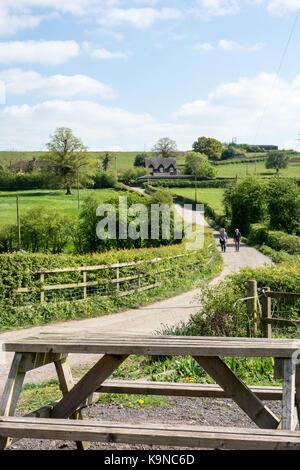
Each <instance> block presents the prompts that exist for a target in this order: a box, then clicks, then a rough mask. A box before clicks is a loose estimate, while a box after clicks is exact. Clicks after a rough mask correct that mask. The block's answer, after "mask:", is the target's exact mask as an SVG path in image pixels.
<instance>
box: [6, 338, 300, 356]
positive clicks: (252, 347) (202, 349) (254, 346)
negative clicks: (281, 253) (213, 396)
mask: <svg viewBox="0 0 300 470" xmlns="http://www.w3.org/2000/svg"><path fill="white" fill-rule="evenodd" d="M5 349H6V351H16V352H55V353H66V352H67V353H86V354H88V353H95V354H121V355H123V354H126V355H128V354H146V355H148V354H153V355H173V356H175V355H192V356H193V355H195V356H219V355H220V356H237V357H239V356H242V357H285V358H287V357H292V355H293V353H294V352H295V351H297V350H298V349H300V342H299V341H295V340H290V342H282V343H280V341H277V342H275V341H274V342H272V343H270V344H268V343H257V342H251V343H250V342H244V341H242V339H241V341H240V342H231V341H230V340H228V339H227V340H224V341H223V342H214V341H209V340H206V339H205V340H202V341H201V340H198V341H197V340H195V341H189V340H185V341H184V340H182V341H178V342H170V341H167V340H166V341H164V340H163V341H161V340H157V339H153V338H151V339H150V338H149V339H145V340H144V341H140V342H139V341H137V338H131V339H129V338H128V340H127V341H124V342H122V341H118V338H109V337H104V338H102V339H98V340H96V339H91V340H88V339H87V338H85V339H83V340H80V338H73V339H69V338H67V337H64V338H61V339H59V340H55V338H54V337H51V338H49V339H47V338H46V337H45V336H43V337H40V338H36V339H33V340H31V339H27V340H21V341H16V342H11V343H6V344H5Z"/></svg>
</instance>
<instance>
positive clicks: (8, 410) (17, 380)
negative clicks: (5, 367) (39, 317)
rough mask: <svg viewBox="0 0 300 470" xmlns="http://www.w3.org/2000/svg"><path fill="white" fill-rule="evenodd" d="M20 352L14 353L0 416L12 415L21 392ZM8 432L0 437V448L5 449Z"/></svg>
mask: <svg viewBox="0 0 300 470" xmlns="http://www.w3.org/2000/svg"><path fill="white" fill-rule="evenodd" d="M21 361H22V354H19V353H16V354H15V355H14V359H13V361H12V365H11V368H10V371H9V374H8V378H7V381H6V384H5V387H4V392H3V395H2V398H1V400H0V416H11V415H14V413H15V410H16V406H17V401H18V398H19V395H20V393H21V389H22V385H23V381H24V377H25V372H20V364H21ZM9 438H10V436H9V434H8V435H7V436H3V437H1V438H0V449H5V447H6V446H7V445H8V443H9V441H10V439H9Z"/></svg>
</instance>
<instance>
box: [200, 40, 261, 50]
mask: <svg viewBox="0 0 300 470" xmlns="http://www.w3.org/2000/svg"><path fill="white" fill-rule="evenodd" d="M263 47H264V44H263V43H262V42H258V43H256V44H254V45H252V46H246V45H243V44H239V43H238V42H235V41H231V40H228V39H220V41H219V42H218V44H217V45H216V46H214V45H213V44H211V43H209V42H200V43H196V44H194V46H193V48H194V49H195V50H196V51H200V52H211V51H213V50H216V49H221V50H223V51H226V52H232V51H234V52H255V51H259V50H261V49H262V48H263Z"/></svg>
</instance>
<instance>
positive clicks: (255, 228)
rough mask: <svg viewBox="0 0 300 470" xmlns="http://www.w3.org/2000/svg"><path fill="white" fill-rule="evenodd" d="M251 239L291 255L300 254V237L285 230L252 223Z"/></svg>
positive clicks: (258, 243)
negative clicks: (270, 228)
mask: <svg viewBox="0 0 300 470" xmlns="http://www.w3.org/2000/svg"><path fill="white" fill-rule="evenodd" d="M248 238H249V241H250V242H251V243H254V244H256V245H267V246H269V247H270V248H272V249H274V250H276V251H285V252H286V253H289V254H290V255H298V254H300V237H297V236H296V235H289V234H287V233H285V232H281V231H276V230H268V228H267V227H266V226H265V225H262V224H252V225H251V227H250V232H249V236H248Z"/></svg>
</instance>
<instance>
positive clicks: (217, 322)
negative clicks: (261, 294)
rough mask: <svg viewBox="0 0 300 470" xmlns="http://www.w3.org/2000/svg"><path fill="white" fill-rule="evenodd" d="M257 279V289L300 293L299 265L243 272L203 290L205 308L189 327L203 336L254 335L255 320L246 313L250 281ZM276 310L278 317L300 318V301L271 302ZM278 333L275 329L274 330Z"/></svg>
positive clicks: (288, 332) (291, 331)
mask: <svg viewBox="0 0 300 470" xmlns="http://www.w3.org/2000/svg"><path fill="white" fill-rule="evenodd" d="M250 279H255V280H256V281H257V285H258V288H262V287H270V289H271V291H277V292H299V290H300V289H299V286H300V264H299V263H282V264H280V265H276V266H273V267H267V268H258V269H250V268H244V269H241V270H240V271H239V272H238V273H235V274H233V275H230V276H228V277H227V278H226V279H225V280H224V281H222V282H221V283H219V284H218V285H216V286H215V285H214V286H213V287H208V288H206V289H204V290H203V291H202V293H201V295H200V298H199V301H200V303H201V305H202V309H201V311H200V312H199V313H197V314H196V315H193V316H192V320H191V322H190V323H189V325H188V326H189V327H190V329H191V331H192V332H193V334H194V335H200V336H253V334H254V318H253V315H252V314H249V313H248V312H247V306H246V302H242V301H240V302H237V300H239V299H243V298H245V297H247V280H250ZM272 303H273V307H274V306H276V308H275V311H276V309H278V310H280V314H279V317H281V318H286V319H298V315H299V313H298V312H299V307H300V300H274V299H273V300H272ZM274 331H275V334H276V330H275V329H274ZM284 332H285V334H286V335H288V336H292V337H295V336H296V335H297V330H296V329H295V328H293V327H292V329H282V328H280V329H279V330H278V334H279V335H282V334H283V333H284Z"/></svg>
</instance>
